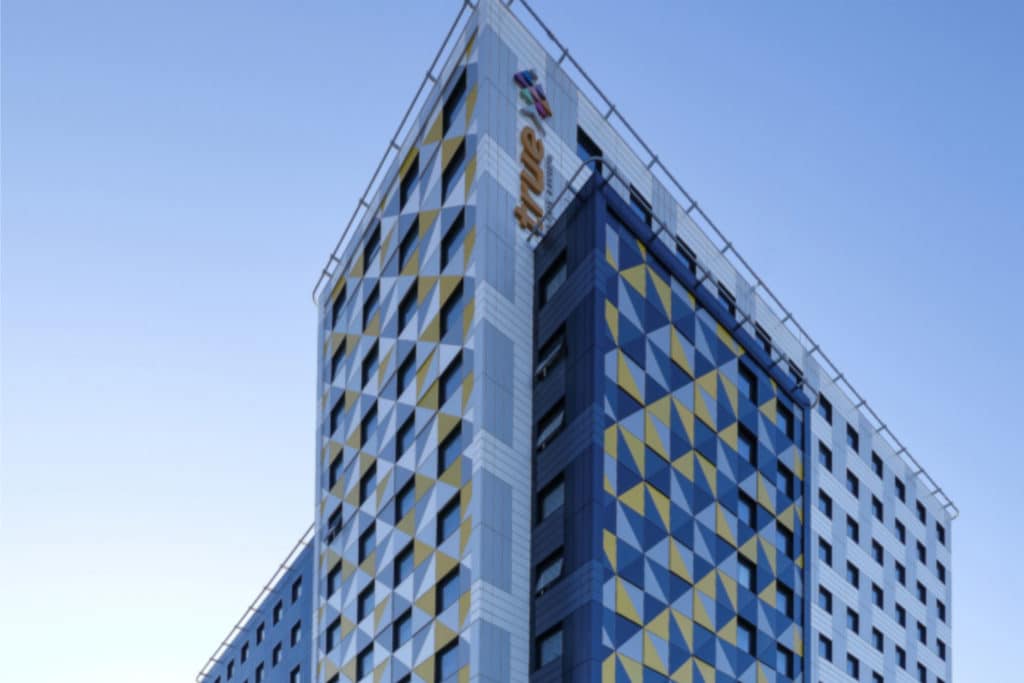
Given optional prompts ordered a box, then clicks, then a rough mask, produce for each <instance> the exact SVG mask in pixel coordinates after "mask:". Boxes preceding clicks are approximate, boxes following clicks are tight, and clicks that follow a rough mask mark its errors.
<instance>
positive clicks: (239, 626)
mask: <svg viewBox="0 0 1024 683" xmlns="http://www.w3.org/2000/svg"><path fill="white" fill-rule="evenodd" d="M315 528H316V523H313V524H310V525H309V528H308V529H306V531H305V532H304V533H303V534H302V536H301V537H300V538H299V540H298V541H297V542H296V543H295V545H294V546H292V549H291V550H290V551H288V554H287V555H285V558H284V560H282V561H281V564H279V565H278V566H277V569H276V570H275V571H274V574H273V575H272V576H271V577H270V580H269V581H267V582H266V583H265V584H264V585H263V589H262V590H260V592H259V595H257V596H256V599H255V600H253V601H252V602H251V603H249V606H248V607H246V608H245V611H244V612H243V613H242V616H241V617H239V618H238V621H237V622H235V625H234V626H232V627H231V630H230V631H228V634H227V636H225V638H224V640H222V641H221V643H220V645H218V646H217V649H216V650H214V652H213V654H212V655H210V658H209V659H208V660H206V664H205V665H204V666H203V668H202V669H200V670H199V673H198V674H196V683H203V679H204V678H206V676H208V675H209V673H210V670H211V669H213V667H215V666H216V665H217V664H218V663H219V662H220V661H221V659H222V658H223V657H224V653H225V652H227V650H228V649H230V648H231V647H232V644H231V641H233V640H234V639H235V638H236V637H237V636H238V634H239V633H241V632H243V631H245V622H246V620H248V619H249V618H250V617H251V616H252V615H253V614H255V613H256V612H257V611H258V608H259V606H260V605H262V604H263V601H264V600H266V599H267V597H268V596H270V595H272V594H275V593H276V591H275V590H274V586H275V585H276V584H277V583H278V581H280V580H281V578H282V577H283V576H284V575H285V574H287V573H288V572H289V571H290V570H291V568H292V566H293V565H294V564H295V560H296V559H297V558H298V557H299V555H300V554H301V553H302V551H303V550H305V549H306V546H307V545H309V543H310V541H312V540H313V534H314V530H315Z"/></svg>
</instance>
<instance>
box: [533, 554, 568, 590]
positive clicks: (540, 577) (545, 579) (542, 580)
mask: <svg viewBox="0 0 1024 683" xmlns="http://www.w3.org/2000/svg"><path fill="white" fill-rule="evenodd" d="M564 564H565V558H564V557H563V555H562V551H561V549H559V550H556V551H555V552H554V553H553V554H552V555H550V556H549V557H548V558H547V559H546V560H544V561H543V562H542V563H541V564H540V566H539V567H538V568H537V587H536V589H535V590H536V591H537V595H541V594H542V593H544V591H545V590H547V587H548V586H550V585H551V584H553V583H554V582H555V581H557V580H558V579H559V578H561V576H562V566H563V565H564Z"/></svg>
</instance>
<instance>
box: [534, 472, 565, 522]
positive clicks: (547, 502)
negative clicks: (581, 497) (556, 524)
mask: <svg viewBox="0 0 1024 683" xmlns="http://www.w3.org/2000/svg"><path fill="white" fill-rule="evenodd" d="M564 502H565V482H564V481H563V479H562V477H560V476H559V477H558V478H556V479H555V480H554V481H552V482H551V483H550V484H548V485H547V486H545V487H544V489H543V490H542V491H541V492H540V495H539V496H538V502H537V521H538V522H542V521H544V520H545V519H547V518H548V517H550V516H551V515H553V514H554V513H555V510H557V509H559V508H560V507H562V504H563V503H564Z"/></svg>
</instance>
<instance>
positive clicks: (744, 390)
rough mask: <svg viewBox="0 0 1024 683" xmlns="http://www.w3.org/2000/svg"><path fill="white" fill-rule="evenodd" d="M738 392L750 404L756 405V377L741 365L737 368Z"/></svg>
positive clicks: (751, 371)
mask: <svg viewBox="0 0 1024 683" xmlns="http://www.w3.org/2000/svg"><path fill="white" fill-rule="evenodd" d="M738 375H739V390H740V394H742V395H743V396H746V397H747V398H748V399H749V400H750V402H751V403H753V404H754V405H757V375H755V374H754V371H753V370H751V369H750V368H748V367H747V366H746V365H743V364H742V363H741V364H740V366H739V373H738Z"/></svg>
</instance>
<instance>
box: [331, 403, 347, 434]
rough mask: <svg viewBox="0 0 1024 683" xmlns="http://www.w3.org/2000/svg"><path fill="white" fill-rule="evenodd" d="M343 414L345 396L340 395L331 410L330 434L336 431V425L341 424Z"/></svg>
mask: <svg viewBox="0 0 1024 683" xmlns="http://www.w3.org/2000/svg"><path fill="white" fill-rule="evenodd" d="M344 412H345V395H344V394H342V395H341V396H339V397H338V400H337V401H335V402H334V406H333V407H332V408H331V434H332V435H333V434H334V432H336V431H338V425H340V424H341V416H342V415H343V414H344Z"/></svg>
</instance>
